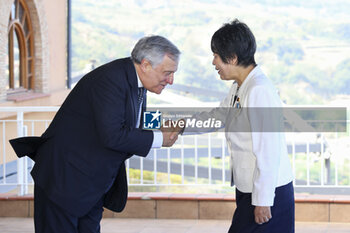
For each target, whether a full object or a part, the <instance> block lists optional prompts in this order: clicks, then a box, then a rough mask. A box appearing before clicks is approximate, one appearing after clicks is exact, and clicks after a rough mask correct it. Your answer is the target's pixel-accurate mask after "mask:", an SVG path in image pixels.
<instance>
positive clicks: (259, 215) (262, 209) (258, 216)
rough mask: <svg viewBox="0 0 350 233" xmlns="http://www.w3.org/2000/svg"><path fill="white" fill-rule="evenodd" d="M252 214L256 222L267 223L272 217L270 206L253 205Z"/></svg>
mask: <svg viewBox="0 0 350 233" xmlns="http://www.w3.org/2000/svg"><path fill="white" fill-rule="evenodd" d="M254 216H255V222H256V223H257V224H263V223H267V222H268V221H269V220H270V219H271V218H272V215H271V208H270V206H255V209H254Z"/></svg>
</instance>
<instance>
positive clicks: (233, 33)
mask: <svg viewBox="0 0 350 233" xmlns="http://www.w3.org/2000/svg"><path fill="white" fill-rule="evenodd" d="M211 50H212V51H213V53H216V54H218V55H219V56H220V58H221V60H222V61H223V62H224V63H229V61H230V60H231V59H233V58H234V57H235V56H237V60H238V63H237V65H241V66H244V67H247V66H249V65H256V63H255V59H254V54H255V51H256V42H255V37H254V35H253V33H252V32H251V31H250V29H249V27H248V26H247V25H246V24H245V23H243V22H240V21H239V20H238V19H235V20H233V21H232V22H231V23H226V24H224V25H223V26H222V27H221V28H220V29H219V30H217V31H216V32H215V33H214V35H213V37H212V38H211Z"/></svg>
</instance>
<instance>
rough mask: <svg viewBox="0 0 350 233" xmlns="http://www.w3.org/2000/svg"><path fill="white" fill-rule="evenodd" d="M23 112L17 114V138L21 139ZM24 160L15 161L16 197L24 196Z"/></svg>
mask: <svg viewBox="0 0 350 233" xmlns="http://www.w3.org/2000/svg"><path fill="white" fill-rule="evenodd" d="M23 115H24V114H23V111H18V112H17V137H23V136H24V132H23ZM24 165H25V159H24V157H22V158H18V159H17V184H18V185H19V191H18V195H21V196H22V195H24V194H25V187H24V172H25V167H24Z"/></svg>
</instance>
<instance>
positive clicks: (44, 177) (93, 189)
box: [11, 36, 180, 233]
mask: <svg viewBox="0 0 350 233" xmlns="http://www.w3.org/2000/svg"><path fill="white" fill-rule="evenodd" d="M131 55H132V56H131V57H128V58H123V59H118V60H115V61H112V62H110V63H108V64H105V65H103V66H101V67H98V68H97V69H95V70H93V71H91V72H90V73H88V74H87V75H85V76H84V77H83V78H82V79H81V80H80V81H79V82H78V84H77V85H76V86H75V87H74V89H73V90H72V91H71V92H70V94H69V95H68V97H67V98H66V100H65V101H64V103H63V104H62V106H61V108H60V109H59V111H58V112H57V114H56V116H55V117H54V119H53V121H52V123H51V124H50V126H49V127H48V129H47V130H46V131H45V133H44V134H43V135H42V136H41V137H39V138H19V139H14V140H11V144H12V146H13V147H14V149H15V151H16V153H17V154H18V155H19V156H24V155H28V156H30V157H31V158H32V159H33V160H35V165H34V168H33V170H32V172H31V174H32V176H33V179H34V182H35V188H34V222H35V232H39V233H56V232H57V233H71V232H72V233H73V232H75V233H76V232H79V233H87V232H100V221H101V218H102V212H103V206H105V207H107V208H109V209H111V210H114V211H122V209H123V208H124V206H125V203H126V199H127V182H126V174H125V165H124V161H125V160H126V159H128V158H129V157H130V156H132V155H138V156H146V155H147V154H148V152H149V151H150V149H151V148H152V147H153V148H159V147H161V146H172V145H173V143H174V142H175V141H176V139H177V133H176V132H170V131H169V130H168V131H165V130H163V129H161V130H159V131H149V130H143V129H142V128H140V127H139V126H140V120H141V116H142V114H141V113H142V111H143V110H145V107H146V106H145V103H146V95H145V93H146V90H148V91H151V92H154V93H157V94H160V93H161V92H162V90H163V88H164V87H165V86H166V85H167V84H172V83H173V78H174V73H175V72H176V70H177V66H178V61H179V56H180V51H179V50H178V49H177V48H176V46H174V45H173V44H172V43H171V42H170V41H168V40H167V39H165V38H164V37H161V36H150V37H144V38H142V39H141V40H139V41H138V43H137V44H136V45H135V47H134V49H133V51H132V54H131Z"/></svg>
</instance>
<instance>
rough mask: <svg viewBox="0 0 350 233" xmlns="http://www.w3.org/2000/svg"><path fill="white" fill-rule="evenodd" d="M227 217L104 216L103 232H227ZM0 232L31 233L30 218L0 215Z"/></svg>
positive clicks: (340, 232) (318, 230)
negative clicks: (195, 218) (213, 218)
mask: <svg viewBox="0 0 350 233" xmlns="http://www.w3.org/2000/svg"><path fill="white" fill-rule="evenodd" d="M229 225H230V222H229V221H226V220H166V219H112V218H111V219H103V220H102V226H101V228H102V231H101V232H102V233H214V232H215V233H220V232H223V233H226V232H227V229H228V227H229ZM0 232H1V233H15V232H16V233H33V232H34V227H33V219H31V218H0ZM345 232H347V233H349V232H350V223H306V222H297V223H296V233H345Z"/></svg>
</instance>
